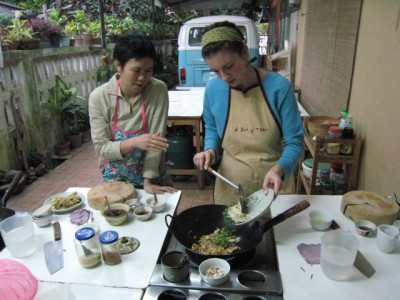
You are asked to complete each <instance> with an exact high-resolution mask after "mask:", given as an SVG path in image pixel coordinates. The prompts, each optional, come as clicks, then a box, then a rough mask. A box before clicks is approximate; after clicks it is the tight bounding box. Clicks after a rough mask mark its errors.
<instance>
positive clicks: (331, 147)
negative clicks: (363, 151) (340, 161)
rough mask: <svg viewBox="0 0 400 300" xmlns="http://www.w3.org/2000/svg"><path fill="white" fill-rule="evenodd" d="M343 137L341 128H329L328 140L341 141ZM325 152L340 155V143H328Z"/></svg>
mask: <svg viewBox="0 0 400 300" xmlns="http://www.w3.org/2000/svg"><path fill="white" fill-rule="evenodd" d="M341 137H342V129H341V128H340V127H339V126H331V127H329V131H328V134H327V135H326V137H325V138H326V139H340V138H341ZM325 151H326V152H327V153H328V154H340V143H327V144H326V145H325Z"/></svg>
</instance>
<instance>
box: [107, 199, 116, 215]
mask: <svg viewBox="0 0 400 300" xmlns="http://www.w3.org/2000/svg"><path fill="white" fill-rule="evenodd" d="M105 198H106V203H107V207H108V211H109V212H110V214H111V215H112V216H114V217H115V216H116V215H115V214H114V213H113V211H112V210H111V207H110V203H108V199H107V196H105Z"/></svg>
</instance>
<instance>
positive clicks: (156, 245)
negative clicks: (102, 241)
mask: <svg viewBox="0 0 400 300" xmlns="http://www.w3.org/2000/svg"><path fill="white" fill-rule="evenodd" d="M68 191H78V192H80V193H82V194H84V195H85V196H86V195H87V192H88V191H89V189H88V188H69V189H68ZM137 192H138V194H139V196H141V197H142V198H141V200H143V201H145V199H147V197H151V195H149V194H147V193H145V192H144V191H141V190H139V191H137ZM180 196H181V192H180V191H178V192H176V193H174V194H164V195H159V198H161V199H166V201H167V206H166V208H165V209H164V210H163V211H162V212H161V213H155V214H154V215H153V216H152V218H151V219H149V220H148V221H147V222H140V221H138V220H136V219H134V218H133V216H132V215H131V216H130V217H129V220H128V221H127V223H125V224H123V225H121V226H111V225H109V224H108V223H107V222H106V221H105V219H104V218H103V217H102V216H101V214H100V212H99V211H96V210H93V209H91V208H90V207H89V206H87V205H86V206H85V208H87V209H89V210H91V211H93V216H94V220H95V222H96V223H98V224H99V226H100V231H106V230H115V231H117V232H118V233H119V236H120V237H122V236H133V237H135V238H137V239H138V240H139V241H140V246H139V248H138V249H137V250H136V251H135V252H133V253H130V254H127V255H123V256H122V263H120V264H118V265H115V266H109V265H106V264H104V263H102V264H100V265H98V266H97V267H94V268H92V269H86V268H83V267H82V266H81V265H80V264H79V262H78V258H77V255H76V251H75V246H74V239H75V232H76V230H77V229H78V226H76V225H74V224H71V223H70V221H69V214H65V215H58V216H57V218H56V219H57V220H58V221H59V222H60V225H61V231H62V241H63V248H64V268H62V269H61V270H59V271H58V272H56V273H55V274H53V275H50V274H49V272H48V270H47V267H46V263H45V259H44V253H43V244H44V243H46V242H49V241H51V240H53V229H52V227H51V226H47V227H44V228H40V227H37V226H36V225H34V226H35V240H36V251H35V252H34V253H33V254H32V255H30V256H28V257H25V258H20V259H15V258H13V257H12V256H11V254H10V253H9V251H8V250H7V248H6V249H4V250H3V251H2V252H1V253H0V258H12V259H15V260H17V261H20V262H21V263H23V264H24V265H25V266H27V267H28V268H29V269H30V270H31V272H32V273H33V274H34V276H35V277H36V278H37V279H38V280H40V281H47V282H61V283H74V284H87V285H97V286H105V287H120V288H134V289H145V288H146V287H147V286H148V284H149V281H150V277H151V274H152V272H153V269H154V267H155V264H156V262H157V258H158V256H159V252H160V250H161V246H162V244H163V242H164V239H165V236H166V233H167V230H168V228H167V226H166V224H165V221H164V216H165V215H166V214H171V215H172V214H174V212H175V209H176V206H177V204H178V202H179V199H180Z"/></svg>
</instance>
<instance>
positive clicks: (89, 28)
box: [84, 21, 101, 37]
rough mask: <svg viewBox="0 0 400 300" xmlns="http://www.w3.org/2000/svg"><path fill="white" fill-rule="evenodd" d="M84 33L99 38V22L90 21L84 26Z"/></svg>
mask: <svg viewBox="0 0 400 300" xmlns="http://www.w3.org/2000/svg"><path fill="white" fill-rule="evenodd" d="M84 32H85V33H88V34H92V35H93V36H95V37H99V36H100V35H101V25H100V22H97V21H90V22H89V24H85V25H84Z"/></svg>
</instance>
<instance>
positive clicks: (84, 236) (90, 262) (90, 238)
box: [75, 227, 101, 268]
mask: <svg viewBox="0 0 400 300" xmlns="http://www.w3.org/2000/svg"><path fill="white" fill-rule="evenodd" d="M95 233H96V232H95V230H94V229H93V228H91V227H83V228H80V229H78V230H77V231H76V232H75V249H76V254H77V255H78V260H79V263H80V264H81V266H82V267H85V268H91V267H94V266H96V265H97V264H98V263H99V262H100V261H101V250H100V244H99V241H98V240H97V239H96V238H95Z"/></svg>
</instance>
